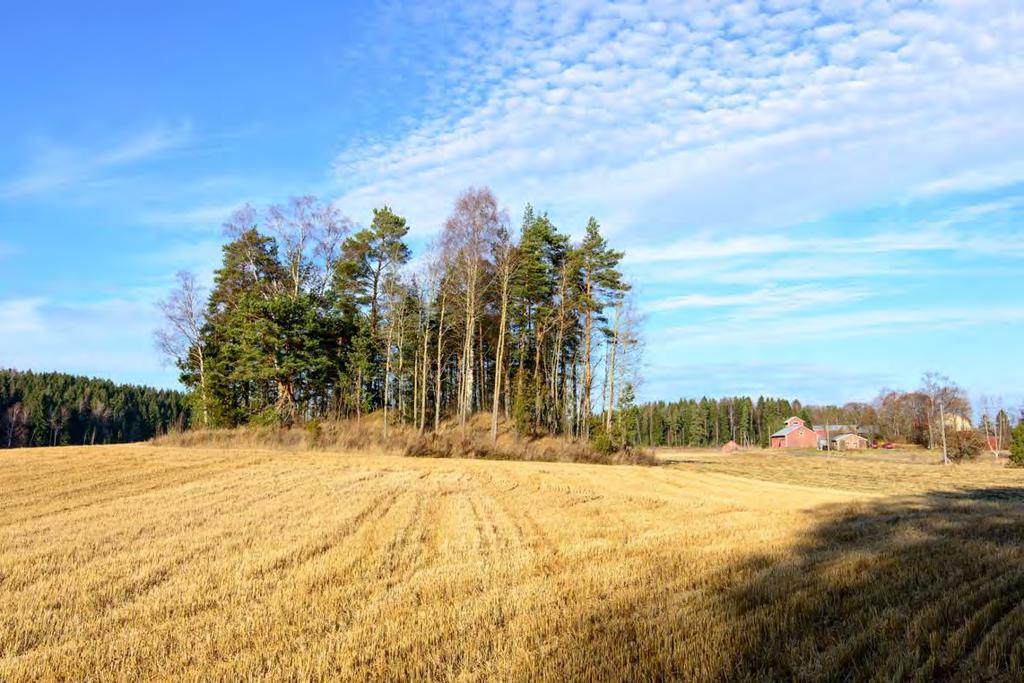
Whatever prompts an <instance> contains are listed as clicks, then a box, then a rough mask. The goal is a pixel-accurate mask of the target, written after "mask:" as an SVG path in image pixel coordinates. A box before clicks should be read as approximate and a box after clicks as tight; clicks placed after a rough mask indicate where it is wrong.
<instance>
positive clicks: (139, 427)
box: [0, 370, 189, 448]
mask: <svg viewBox="0 0 1024 683" xmlns="http://www.w3.org/2000/svg"><path fill="white" fill-rule="evenodd" d="M188 421H189V408H188V404H187V400H186V397H185V395H184V394H183V393H181V392H179V391H170V390H166V389H153V388H151V387H141V386H134V385H124V384H114V383H113V382H111V381H109V380H103V379H93V378H90V377H78V376H75V375H66V374H63V373H59V372H38V373H37V372H19V371H17V370H0V448H17V447H20V446H66V445H88V444H110V443H126V442H130V441H143V440H145V439H148V438H150V437H153V436H155V435H157V434H162V433H165V432H166V431H167V430H169V429H171V428H179V429H180V428H185V427H186V426H187V425H188Z"/></svg>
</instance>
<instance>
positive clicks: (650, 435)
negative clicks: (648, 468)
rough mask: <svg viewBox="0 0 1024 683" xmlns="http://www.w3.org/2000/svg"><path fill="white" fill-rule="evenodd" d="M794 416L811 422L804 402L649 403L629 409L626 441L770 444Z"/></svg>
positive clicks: (738, 398)
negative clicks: (770, 439)
mask: <svg viewBox="0 0 1024 683" xmlns="http://www.w3.org/2000/svg"><path fill="white" fill-rule="evenodd" d="M793 415H796V416H798V417H802V418H803V419H804V420H805V421H806V422H807V423H808V424H811V423H812V422H813V419H812V414H811V412H810V411H809V410H808V409H807V408H806V407H804V406H803V405H802V404H801V403H800V401H788V400H785V399H778V398H765V397H763V396H760V397H758V398H757V399H756V400H754V399H752V398H750V397H746V396H736V397H729V398H718V399H715V398H706V397H705V398H701V399H699V400H697V399H684V400H680V401H671V402H666V401H658V402H655V403H645V404H643V405H640V406H635V407H633V408H631V409H628V410H626V411H625V412H624V413H623V414H622V421H623V424H624V427H623V428H624V429H625V431H626V433H627V437H628V439H630V441H631V442H632V443H637V444H640V445H642V446H673V447H683V446H686V447H705V446H720V445H722V444H724V443H727V442H728V441H735V442H736V443H737V444H739V445H740V446H767V445H768V440H769V436H771V434H772V433H773V432H776V431H778V430H779V429H780V428H782V426H783V424H784V423H785V421H786V419H787V418H789V417H792V416H793Z"/></svg>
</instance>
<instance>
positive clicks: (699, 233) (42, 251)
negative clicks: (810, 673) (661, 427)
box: [0, 0, 1024, 407]
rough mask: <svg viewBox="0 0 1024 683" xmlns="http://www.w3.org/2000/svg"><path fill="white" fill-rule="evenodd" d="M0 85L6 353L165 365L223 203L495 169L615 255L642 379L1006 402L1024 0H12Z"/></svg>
mask: <svg viewBox="0 0 1024 683" xmlns="http://www.w3.org/2000/svg"><path fill="white" fill-rule="evenodd" d="M0 93H2V96H0V97H2V100H3V106H0V366H9V367H15V368H20V369H38V370H62V371H69V372H75V373H83V374H88V375H98V376H103V377H109V378H112V379H115V380H117V381H129V382H135V383H146V384H153V385H158V386H175V385H176V384H177V382H176V374H177V373H176V371H175V370H174V369H173V368H169V367H163V366H162V365H161V360H160V357H159V355H158V353H157V352H156V351H155V349H154V346H153V343H152V330H153V328H154V327H155V326H156V325H157V323H158V314H157V312H156V309H155V306H154V303H155V301H156V300H157V299H159V298H160V297H162V296H163V295H164V294H165V292H166V291H167V289H168V288H169V287H170V285H171V281H172V278H173V276H174V274H175V272H176V271H178V270H181V269H190V270H193V271H196V272H197V273H199V274H200V275H201V276H202V277H204V278H206V279H209V276H210V273H211V272H212V270H213V268H215V267H216V265H217V263H218V262H219V258H220V246H221V245H222V244H223V241H224V238H223V236H222V233H221V225H222V223H223V222H224V221H225V220H226V219H227V218H228V217H229V216H230V214H231V213H232V211H233V210H234V209H235V208H237V207H239V206H240V205H242V204H244V203H246V202H251V203H253V204H254V205H264V204H267V203H271V202H277V201H283V200H286V199H287V198H288V197H290V196H294V195H304V194H313V195H317V196H319V197H321V198H325V199H332V200H336V201H337V203H338V205H339V206H340V208H341V209H342V211H343V212H344V213H345V214H346V215H347V216H349V217H350V218H351V219H352V220H353V221H355V222H356V223H366V222H368V220H369V218H370V216H371V209H372V208H373V207H374V206H378V205H381V204H384V203H387V204H389V205H391V206H392V207H393V208H394V209H395V210H396V211H397V212H398V213H401V214H403V215H405V216H406V217H407V218H408V220H409V223H410V225H411V226H412V242H413V246H414V247H416V248H417V249H419V250H422V247H423V245H424V244H425V243H426V241H427V240H429V238H430V237H431V236H432V235H433V234H434V233H436V232H437V231H438V230H439V228H440V226H441V224H442V223H443V220H444V217H445V216H446V214H447V213H448V212H449V210H450V208H451V204H452V200H453V199H454V197H455V195H456V194H457V193H458V192H459V191H460V190H462V189H464V188H466V187H467V186H469V185H489V186H491V187H492V188H493V190H494V192H495V193H496V195H497V196H498V197H499V199H500V200H501V202H502V204H503V205H504V206H506V207H507V208H508V211H509V213H510V215H511V216H512V217H513V222H515V221H516V219H517V217H518V216H519V215H520V214H521V212H522V209H523V206H524V204H525V203H526V202H531V203H533V205H534V206H535V207H537V208H538V209H540V210H546V211H548V212H549V214H550V215H551V216H552V218H553V220H554V222H555V223H556V224H557V225H558V226H559V227H560V228H561V229H562V230H563V231H566V232H569V233H571V234H574V235H579V234H581V233H582V230H583V227H584V225H585V223H586V219H587V217H588V216H589V215H594V216H596V217H597V218H598V219H599V220H600V221H601V224H602V227H603V229H604V231H605V232H606V234H607V235H608V238H609V240H610V241H611V242H612V244H613V245H615V246H617V247H618V248H621V249H624V250H625V251H626V252H627V257H626V265H625V268H626V270H627V271H628V273H629V274H630V276H631V278H632V279H633V281H634V283H635V285H636V290H637V294H638V301H639V306H640V308H641V309H642V310H643V311H644V313H645V314H646V315H645V323H644V331H645V332H644V336H645V341H646V366H647V367H646V371H645V373H644V375H645V380H644V383H643V385H642V387H641V388H640V392H639V394H640V396H641V398H662V399H674V398H678V397H683V396H700V395H705V394H706V395H732V394H752V395H757V394H772V395H784V396H789V397H798V398H801V399H802V400H805V401H813V402H826V401H829V402H844V401H847V400H869V399H871V398H872V397H873V396H874V395H875V394H876V393H877V392H878V390H879V389H880V388H881V387H883V386H887V387H893V388H903V389H909V388H913V387H915V386H916V385H917V384H918V380H919V378H920V376H921V374H922V373H923V372H925V371H926V370H932V369H934V370H939V371H941V372H943V373H945V374H947V375H949V376H951V377H952V378H953V379H954V380H956V381H958V382H959V383H961V384H962V385H964V386H965V387H967V388H968V389H969V390H970V392H971V393H972V395H973V396H974V397H975V399H977V398H978V397H980V396H981V395H983V394H984V395H989V396H992V397H998V396H1002V397H1003V400H1004V402H1005V403H1006V405H1007V407H1015V406H1017V405H1019V404H1020V403H1021V402H1024V365H1022V364H1021V363H1020V360H1019V357H1020V350H1021V348H1022V346H1024V300H1022V294H1024V280H1022V275H1024V224H1022V217H1024V9H1022V5H1021V4H1020V2H1019V1H1017V0H976V1H972V0H935V1H929V0H906V1H902V0H889V1H885V0H881V1H874V2H872V1H867V2H847V1H840V0H818V1H816V2H811V1H809V0H762V1H761V2H756V1H746V2H724V1H723V2H719V1H714V0H709V1H700V2H696V1H695V2H687V1H680V0H665V1H662V0H659V1H656V2H653V1H652V2H600V1H596V0H595V1H585V2H566V3H543V2H526V1H517V0H509V1H502V2H481V1H478V0H473V1H470V2H462V3H440V2H404V1H393V2H379V3H371V2H355V3H259V2H246V3H208V2H204V3H198V2H195V3H193V2H179V3H169V4H166V5H162V6H158V5H154V4H152V3H127V2H125V3H118V2H104V3H80V2H74V3H72V2H68V3H53V2H32V3H29V2H19V1H17V0H16V1H15V2H14V3H10V4H6V5H5V8H4V18H3V20H2V21H0Z"/></svg>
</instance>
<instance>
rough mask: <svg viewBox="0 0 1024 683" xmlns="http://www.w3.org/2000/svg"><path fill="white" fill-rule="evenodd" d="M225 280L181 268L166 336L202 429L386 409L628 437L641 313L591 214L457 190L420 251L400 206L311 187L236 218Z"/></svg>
mask: <svg viewBox="0 0 1024 683" xmlns="http://www.w3.org/2000/svg"><path fill="white" fill-rule="evenodd" d="M225 227H226V233H227V235H228V238H229V241H228V243H227V244H226V245H225V246H224V248H223V260H222V263H221V265H220V267H219V268H217V270H216V271H215V273H214V274H213V288H212V290H211V291H209V292H206V291H202V290H201V289H200V288H199V286H198V285H197V282H198V279H197V278H196V277H195V276H194V275H192V274H189V273H181V274H179V284H178V287H177V288H176V289H175V290H174V291H173V292H172V293H171V294H170V296H169V297H168V298H167V299H166V300H165V301H164V302H163V303H162V308H163V311H164V314H165V321H166V322H165V325H164V327H163V329H161V330H160V331H159V332H158V342H159V344H160V346H161V347H162V348H163V349H164V351H165V352H166V354H167V355H168V356H169V357H170V358H171V359H173V360H174V362H176V363H177V365H178V367H179V368H180V369H181V380H182V382H183V384H184V385H185V386H186V387H188V390H189V396H190V400H191V401H192V405H193V407H194V409H193V414H194V415H195V423H196V424H198V425H205V426H210V427H219V426H223V427H233V426H237V425H245V424H264V425H268V424H272V425H291V424H296V423H303V422H309V421H312V420H320V419H338V418H356V419H358V418H359V417H360V416H361V415H363V414H365V413H367V412H370V411H374V412H377V411H379V412H382V413H383V417H384V420H383V425H384V426H383V429H384V430H385V436H386V431H387V429H388V425H393V424H404V425H406V426H411V427H415V428H417V429H419V430H420V431H435V432H436V431H437V430H438V429H439V425H440V424H441V422H442V421H443V420H453V421H455V422H456V424H458V425H465V424H466V422H467V419H468V418H469V416H471V415H472V414H473V413H476V412H487V413H490V415H491V434H492V438H496V434H497V424H498V421H499V420H508V421H510V422H512V423H513V424H514V425H515V428H516V430H517V431H518V432H519V433H520V434H542V433H543V434H558V435H563V436H567V437H570V438H577V439H583V440H587V439H595V438H599V439H601V440H602V441H603V442H604V444H605V445H606V446H612V445H616V446H621V445H623V442H624V439H623V435H622V433H621V431H620V427H621V425H622V424H623V423H622V421H621V419H619V418H618V417H617V416H618V415H620V414H621V411H622V410H626V409H628V408H629V407H630V406H631V405H632V402H633V395H634V394H633V384H634V373H635V372H636V370H637V367H638V362H637V359H638V352H639V346H640V345H639V337H638V330H637V322H636V320H637V318H636V316H635V315H634V313H633V309H632V308H631V306H630V299H629V293H630V286H629V284H628V283H627V282H626V281H625V279H624V278H623V276H622V273H621V272H620V270H619V263H620V261H621V259H622V257H623V253H622V252H621V251H616V250H615V249H613V248H612V247H611V246H610V245H609V244H608V243H607V242H606V240H605V238H604V237H603V236H602V235H601V231H600V226H599V225H598V222H597V221H596V220H595V219H593V218H591V219H590V220H589V221H588V223H587V224H586V225H585V226H582V225H581V226H578V227H579V228H580V232H581V233H582V238H581V239H580V240H578V241H574V240H572V239H570V237H569V235H568V234H566V233H564V232H562V231H561V230H559V229H558V228H557V227H556V226H555V225H554V223H553V222H552V221H551V220H550V218H549V217H548V216H547V214H545V213H543V212H538V211H535V210H534V209H533V208H532V207H531V206H529V205H528V206H526V207H525V209H524V210H523V212H522V214H521V220H520V222H519V225H518V228H513V226H512V225H511V223H510V220H509V218H508V215H507V214H506V213H505V211H504V210H502V209H501V207H500V206H499V204H498V200H497V199H496V198H495V196H494V195H493V194H492V192H491V191H490V190H489V189H487V188H470V189H469V190H467V191H465V192H463V193H462V194H461V195H459V196H458V197H457V198H456V200H455V202H454V204H453V206H452V211H451V214H450V215H449V217H448V218H447V220H446V221H445V222H444V224H443V226H442V227H441V231H440V234H438V235H437V236H436V238H435V239H434V240H433V242H432V243H431V244H430V245H429V247H428V249H427V250H426V251H425V253H424V254H423V256H422V258H420V259H418V260H416V261H413V260H412V258H411V250H410V248H409V245H408V243H407V241H406V239H407V235H408V232H409V226H408V225H407V223H406V219H405V218H404V217H402V216H401V215H399V214H398V213H396V212H395V211H393V210H392V209H391V208H390V207H387V206H382V207H379V208H377V209H374V211H373V217H372V221H371V222H370V224H369V225H368V226H367V227H364V228H361V229H360V228H355V227H354V226H352V225H351V224H350V223H349V221H348V220H347V219H345V218H344V217H342V216H341V215H340V214H339V213H338V211H337V209H336V208H335V207H334V206H333V205H331V204H329V203H322V202H320V201H318V200H316V199H314V198H312V197H300V198H296V199H293V200H292V201H290V202H289V203H287V204H283V205H273V206H270V207H267V208H266V209H262V210H255V209H253V208H251V207H246V208H244V209H243V210H241V211H239V212H238V213H236V214H235V215H234V216H233V217H232V218H231V220H230V221H229V222H228V224H227V225H226V226H225Z"/></svg>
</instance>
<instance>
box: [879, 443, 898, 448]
mask: <svg viewBox="0 0 1024 683" xmlns="http://www.w3.org/2000/svg"><path fill="white" fill-rule="evenodd" d="M882 448H884V449H886V450H892V449H893V448H896V444H894V443H883V444H882Z"/></svg>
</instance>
